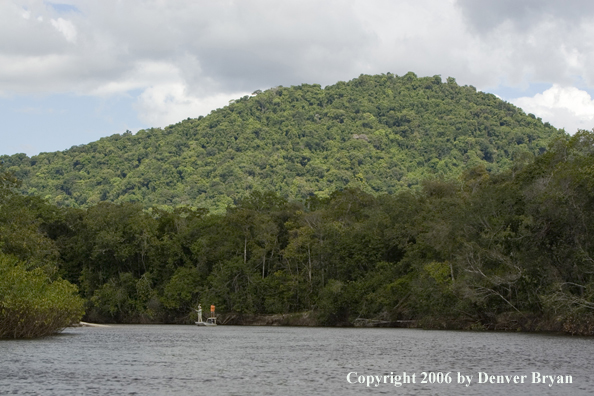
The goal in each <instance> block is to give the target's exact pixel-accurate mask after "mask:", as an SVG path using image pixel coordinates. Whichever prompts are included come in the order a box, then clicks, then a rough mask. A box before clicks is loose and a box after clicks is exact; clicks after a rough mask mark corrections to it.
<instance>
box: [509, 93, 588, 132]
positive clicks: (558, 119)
mask: <svg viewBox="0 0 594 396" xmlns="http://www.w3.org/2000/svg"><path fill="white" fill-rule="evenodd" d="M510 102H512V103H513V104H515V105H516V106H519V107H521V108H522V109H524V111H526V112H528V113H533V114H535V115H536V116H538V117H541V118H542V119H543V120H544V121H548V122H550V123H551V124H552V125H554V126H555V127H557V128H565V131H566V132H568V133H571V134H573V133H575V132H576V131H577V130H578V129H587V130H591V129H592V128H593V127H594V100H592V97H591V96H590V94H588V92H586V91H582V90H580V89H577V88H575V87H563V86H560V85H557V84H554V85H553V86H552V87H551V88H549V89H547V90H546V91H544V92H543V93H539V94H536V95H534V96H533V97H522V98H517V99H512V100H511V101H510Z"/></svg>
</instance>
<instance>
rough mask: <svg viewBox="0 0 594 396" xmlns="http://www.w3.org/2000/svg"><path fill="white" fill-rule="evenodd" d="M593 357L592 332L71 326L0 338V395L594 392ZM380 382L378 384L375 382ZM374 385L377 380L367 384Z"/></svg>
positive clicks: (536, 393)
mask: <svg viewBox="0 0 594 396" xmlns="http://www.w3.org/2000/svg"><path fill="white" fill-rule="evenodd" d="M593 354H594V340H592V339H589V338H578V337H566V336H553V335H539V334H515V333H514V334H512V333H472V332H453V331H425V330H412V329H360V328H358V329H336V328H301V327H249V326H237V327H233V326H218V327H216V328H207V327H204V328H199V327H197V326H173V325H170V326H157V325H130V326H124V325H121V326H112V327H109V328H72V329H67V330H66V331H65V332H64V333H62V334H60V335H57V336H52V337H48V338H44V339H40V340H18V341H0V395H4V394H18V395H35V394H39V395H108V394H111V395H126V394H128V395H133V394H138V395H207V394H209V395H358V394H362V393H363V394H371V393H375V394H379V393H381V394H398V395H423V394H426V395H434V394H442V395H443V394H463V395H485V394H489V395H539V396H540V395H590V394H591V393H592V392H591V390H592V389H594V382H593V381H592V380H591V379H590V377H591V376H592V372H593V370H592V369H593V367H592V366H593V364H592V362H593V361H592V358H591V357H592V356H593ZM403 372H406V375H408V376H410V378H411V382H412V374H415V377H414V378H415V383H407V384H403V385H402V386H400V387H396V386H395V385H394V384H393V382H395V381H394V379H398V377H397V376H401V377H402V375H403ZM422 372H426V373H429V372H432V373H435V374H432V375H431V376H428V375H427V380H429V379H432V381H431V382H433V383H425V384H422V383H420V382H421V380H422V374H421V373H422ZM448 372H450V373H451V374H450V375H449V376H447V377H445V376H444V375H445V374H446V373H448ZM479 372H482V373H486V374H481V376H482V377H483V379H484V377H485V375H489V376H491V375H495V376H500V379H504V381H505V377H504V376H505V375H507V376H508V378H509V380H511V382H512V383H511V384H501V383H499V384H497V383H494V384H490V383H483V384H479V383H477V382H478V380H479V378H478V376H479ZM532 372H538V373H539V374H540V375H541V376H543V375H563V376H565V375H571V376H572V381H573V383H572V384H563V385H561V384H556V383H555V384H553V385H552V386H550V385H551V384H550V379H549V378H547V383H546V384H542V383H540V384H532V383H531V382H532ZM349 373H353V374H351V376H350V377H349V379H350V381H351V382H355V383H353V384H352V383H349V381H347V375H348V374H349ZM354 373H356V374H354ZM438 373H442V374H438ZM458 373H460V376H458ZM368 375H369V376H374V377H373V379H372V378H371V377H370V378H368V377H367V376H368ZM471 375H472V376H473V377H472V379H471V384H470V386H469V387H466V386H465V384H466V383H467V381H466V380H465V382H464V384H458V381H460V380H461V379H462V378H467V377H468V376H471ZM514 375H518V376H521V375H526V379H525V383H524V384H521V383H518V384H514V383H513V376H514ZM463 376H466V377H463ZM555 378H556V377H555ZM563 378H564V379H565V378H566V377H563ZM448 379H451V381H450V383H446V382H447V381H448ZM358 380H363V381H364V382H365V383H364V384H360V383H358ZM377 380H379V381H381V382H382V383H381V384H379V386H377V387H375V386H374V385H375V384H376V382H377ZM438 380H439V382H441V383H437V381H438ZM367 381H373V383H372V384H371V385H370V387H369V388H368V387H367V386H366V385H367ZM493 381H494V382H496V381H497V378H496V377H494V378H493ZM396 382H397V381H396ZM518 382H519V381H518Z"/></svg>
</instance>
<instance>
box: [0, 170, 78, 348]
mask: <svg viewBox="0 0 594 396" xmlns="http://www.w3.org/2000/svg"><path fill="white" fill-rule="evenodd" d="M17 185H18V183H17V181H16V180H15V179H14V178H13V177H11V175H10V174H8V173H0V339H2V338H33V337H41V336H45V335H49V334H52V333H55V332H57V331H60V330H62V329H64V328H65V327H68V326H69V325H71V324H72V323H78V321H79V320H80V318H81V317H82V315H83V308H84V301H83V299H82V298H80V297H79V296H78V293H77V288H76V286H74V285H72V284H71V283H69V282H67V281H65V280H63V279H61V278H60V277H59V276H57V260H58V257H59V252H58V250H57V249H56V248H55V244H54V242H53V241H52V240H51V239H50V238H49V237H48V236H47V234H46V233H45V231H44V230H43V223H44V221H48V220H49V219H50V218H53V216H54V214H55V212H56V211H57V208H54V207H52V206H50V205H48V204H46V203H44V202H43V201H42V200H40V199H39V198H33V197H23V196H22V195H21V194H19V193H17V192H16V191H15V189H16V187H17Z"/></svg>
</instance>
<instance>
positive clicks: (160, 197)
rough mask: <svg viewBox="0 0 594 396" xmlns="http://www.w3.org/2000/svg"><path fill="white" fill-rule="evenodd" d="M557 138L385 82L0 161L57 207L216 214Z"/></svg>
mask: <svg viewBox="0 0 594 396" xmlns="http://www.w3.org/2000/svg"><path fill="white" fill-rule="evenodd" d="M562 134H563V132H561V131H558V130H556V129H555V128H554V127H552V126H551V125H549V124H548V123H544V124H543V123H542V122H541V120H540V119H537V118H535V117H534V116H533V115H526V114H525V113H524V112H523V111H522V110H521V109H519V108H517V107H515V106H513V105H511V104H509V103H507V102H504V101H502V100H500V99H498V98H497V97H495V96H494V95H492V94H486V93H482V92H477V91H476V89H475V88H474V87H472V86H459V85H457V84H456V82H455V80H454V79H453V78H448V79H447V82H442V80H441V78H440V77H439V76H434V77H423V78H417V76H416V75H415V74H414V73H408V74H406V75H404V76H401V77H399V76H396V75H393V74H390V73H388V74H385V75H383V74H382V75H376V76H367V75H362V76H360V77H359V78H356V79H354V80H351V81H349V82H338V83H337V84H335V85H332V86H328V87H326V88H323V89H322V88H321V87H320V86H319V85H316V84H314V85H307V84H304V85H300V86H294V87H290V88H285V87H276V88H271V89H269V90H266V91H264V92H259V91H256V92H254V94H253V95H252V96H245V97H243V98H240V99H238V100H236V101H234V102H233V103H231V104H230V105H229V106H227V107H225V108H222V109H219V110H216V111H214V112H212V113H211V114H210V115H208V116H207V117H199V118H196V119H187V120H184V121H182V122H180V123H178V124H176V125H171V126H168V127H166V128H164V129H148V130H141V131H139V132H138V133H137V134H136V135H132V134H131V133H129V132H127V133H124V134H122V135H117V134H116V135H113V136H110V137H107V138H103V139H100V140H99V141H97V142H93V143H90V144H87V145H81V146H76V147H72V148H71V149H69V150H66V151H62V152H53V153H42V154H40V155H37V156H33V157H31V158H29V157H27V156H26V155H24V154H15V155H12V156H2V157H0V160H2V161H3V162H4V166H5V170H9V171H11V172H12V173H13V174H14V175H15V176H16V177H18V178H19V179H21V180H22V181H23V184H22V189H23V191H24V192H25V193H27V194H33V195H37V196H41V197H45V198H49V200H50V201H51V202H54V203H57V204H58V205H63V206H73V207H89V206H92V205H94V204H96V203H98V202H100V201H112V202H131V201H132V202H133V201H138V202H142V203H143V204H144V205H145V206H146V207H148V206H155V205H174V206H178V205H190V206H196V207H205V208H209V209H211V210H214V211H215V212H221V211H223V210H224V208H225V207H226V206H227V205H228V204H231V203H233V202H235V201H237V200H238V199H240V198H242V197H245V196H247V195H248V194H249V193H250V192H251V191H253V190H261V191H262V190H273V191H276V192H277V193H279V194H280V195H281V196H283V197H285V198H288V199H302V198H305V197H307V196H309V195H311V194H316V195H318V196H320V197H325V196H329V195H330V194H331V193H332V192H333V191H335V190H338V189H343V188H346V187H357V188H359V189H361V190H363V191H366V192H369V193H380V192H388V193H393V192H396V191H398V190H402V189H406V188H410V187H413V188H414V187H415V186H417V185H418V184H419V182H420V181H421V180H422V179H425V178H427V177H434V176H444V178H446V179H447V178H452V177H457V176H458V175H460V173H461V172H462V171H463V170H464V169H468V168H471V167H475V166H477V165H479V164H484V166H485V167H486V169H487V170H490V171H494V172H498V171H500V170H503V169H505V168H508V167H509V166H510V164H511V163H512V161H513V159H514V158H515V157H517V156H518V155H523V154H522V153H531V154H539V153H541V152H543V151H545V149H546V147H547V145H548V143H549V142H550V140H551V139H553V138H554V137H556V136H560V135H562Z"/></svg>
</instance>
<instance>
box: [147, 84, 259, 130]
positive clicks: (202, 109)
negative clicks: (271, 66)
mask: <svg viewBox="0 0 594 396" xmlns="http://www.w3.org/2000/svg"><path fill="white" fill-rule="evenodd" d="M244 95H247V93H245V92H241V93H235V94H216V95H211V96H206V97H197V96H193V95H191V94H189V93H188V92H187V90H186V87H185V85H184V84H182V83H171V84H163V85H157V86H152V87H150V88H147V89H146V90H145V91H144V92H143V93H142V94H140V96H139V97H138V101H137V103H136V105H135V108H136V109H137V111H138V113H139V114H138V118H139V119H140V120H141V121H142V122H144V123H145V124H147V125H153V126H160V127H163V126H167V125H169V124H173V123H176V122H179V121H181V120H183V119H186V118H188V117H191V118H195V117H198V116H200V115H207V114H209V113H210V111H211V110H215V109H218V108H220V107H223V106H226V105H228V104H229V101H230V100H231V99H237V98H239V97H242V96H244Z"/></svg>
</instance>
